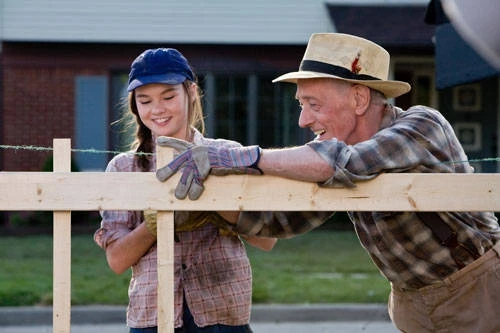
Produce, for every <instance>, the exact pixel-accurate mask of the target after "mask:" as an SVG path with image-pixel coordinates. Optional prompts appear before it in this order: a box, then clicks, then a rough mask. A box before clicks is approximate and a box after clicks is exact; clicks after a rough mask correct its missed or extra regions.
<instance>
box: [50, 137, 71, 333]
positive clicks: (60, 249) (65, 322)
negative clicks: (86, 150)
mask: <svg viewBox="0 0 500 333" xmlns="http://www.w3.org/2000/svg"><path fill="white" fill-rule="evenodd" d="M53 163H54V166H53V169H54V173H57V172H69V171H71V141H70V140H69V139H54V162H53ZM53 214H54V222H53V223H54V231H53V233H54V235H53V237H54V239H53V246H52V247H53V281H52V283H53V287H52V294H53V311H52V325H53V330H52V331H53V332H56V333H69V332H70V330H71V212H70V211H58V212H54V213H53Z"/></svg>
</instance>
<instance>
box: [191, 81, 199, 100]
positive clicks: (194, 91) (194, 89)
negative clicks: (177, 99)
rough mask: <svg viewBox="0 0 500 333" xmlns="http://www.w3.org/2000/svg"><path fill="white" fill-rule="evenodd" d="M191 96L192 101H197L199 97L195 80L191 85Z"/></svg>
mask: <svg viewBox="0 0 500 333" xmlns="http://www.w3.org/2000/svg"><path fill="white" fill-rule="evenodd" d="M189 96H190V99H191V100H190V102H191V103H194V102H195V101H196V98H197V97H198V86H197V85H196V83H194V82H191V84H190V85H189Z"/></svg>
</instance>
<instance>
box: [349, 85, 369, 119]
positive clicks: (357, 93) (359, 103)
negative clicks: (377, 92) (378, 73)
mask: <svg viewBox="0 0 500 333" xmlns="http://www.w3.org/2000/svg"><path fill="white" fill-rule="evenodd" d="M352 88H353V89H354V103H355V112H356V115H358V116H362V115H363V114H364V113H365V112H366V111H367V110H368V108H369V106H370V96H371V95H370V88H368V87H367V86H364V85H361V84H356V85H354V86H353V87H352Z"/></svg>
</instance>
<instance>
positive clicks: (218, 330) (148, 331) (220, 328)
mask: <svg viewBox="0 0 500 333" xmlns="http://www.w3.org/2000/svg"><path fill="white" fill-rule="evenodd" d="M182 319H183V321H184V326H183V327H179V328H176V329H175V333H252V330H251V329H250V325H248V324H247V325H241V326H228V325H221V324H216V325H210V326H205V327H198V326H196V324H195V323H194V318H193V315H192V314H191V311H189V308H188V306H187V302H186V300H184V315H183V317H182ZM157 331H158V329H157V328H156V327H148V328H131V329H130V333H157Z"/></svg>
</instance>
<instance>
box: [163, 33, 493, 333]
mask: <svg viewBox="0 0 500 333" xmlns="http://www.w3.org/2000/svg"><path fill="white" fill-rule="evenodd" d="M389 61H390V57H389V54H388V53H387V51H386V50H385V49H383V48H382V47H380V46H379V45H377V44H375V43H372V42H371V41H368V40H366V39H363V38H359V37H356V36H351V35H345V34H337V33H320V34H313V35H312V36H311V38H310V40H309V43H308V46H307V49H306V52H305V55H304V58H303V60H302V62H301V65H300V68H299V70H298V71H297V72H292V73H288V74H285V75H282V76H280V77H278V78H277V79H275V80H274V81H273V82H292V83H295V84H296V85H297V93H296V98H297V100H298V102H299V104H300V107H301V113H300V118H299V126H301V127H308V128H310V129H311V130H312V131H313V132H314V133H315V134H316V139H315V140H313V141H311V142H309V143H307V144H306V145H304V146H299V147H292V148H284V149H272V150H270V149H261V148H259V147H258V146H251V147H243V148H234V149H213V148H210V147H203V146H190V145H186V144H184V143H181V142H178V141H173V140H172V139H169V138H160V139H159V144H161V145H167V146H171V147H174V148H176V149H178V150H180V151H182V153H181V154H180V155H179V156H178V157H177V158H176V159H174V161H172V162H171V163H170V164H169V165H167V166H165V167H164V168H162V169H160V170H159V171H158V173H157V176H158V178H159V179H160V180H161V181H164V180H165V179H167V178H168V177H170V176H171V175H172V174H173V173H174V172H176V171H177V170H179V169H181V168H183V176H182V177H181V181H180V183H179V185H178V187H177V190H176V195H177V197H178V198H183V197H185V196H186V195H188V194H189V197H190V198H191V199H196V198H197V197H198V196H199V195H200V194H201V192H202V190H203V185H202V184H203V180H204V179H205V178H206V177H207V175H208V174H209V173H212V174H220V173H254V174H255V173H261V174H262V173H263V174H268V175H276V176H282V177H286V178H292V179H297V180H303V181H309V182H318V183H320V184H321V185H322V186H331V187H335V186H348V187H352V186H355V183H356V182H357V181H360V180H368V179H372V178H374V177H376V176H377V175H379V174H381V173H385V172H411V173H414V172H426V173H429V172H439V173H470V172H473V169H472V167H471V166H470V165H469V163H467V162H464V161H467V156H466V154H465V152H464V150H463V148H462V146H461V145H460V143H459V141H458V139H457V137H456V136H455V134H454V132H453V129H452V127H451V125H450V124H449V123H448V121H447V120H446V119H445V118H444V117H443V116H442V115H441V114H440V113H439V112H438V111H436V110H434V109H431V108H429V107H425V106H414V107H411V108H409V109H408V110H406V111H403V110H402V109H400V108H398V107H395V106H392V105H390V104H389V103H388V102H387V98H391V97H397V96H400V95H402V94H404V93H406V92H408V91H409V90H410V86H409V84H407V83H405V82H400V81H393V80H388V73H389ZM349 215H350V218H351V220H352V222H353V224H354V227H355V229H356V232H357V234H358V237H359V240H360V242H361V244H362V246H363V247H364V248H365V249H366V251H367V252H368V253H369V255H370V256H371V258H372V260H373V262H374V263H375V265H377V267H378V268H379V269H380V271H381V273H382V274H383V275H384V276H385V277H386V278H387V279H388V280H389V281H390V283H391V295H390V299H389V312H390V316H391V319H392V321H393V322H394V324H395V325H396V326H397V327H398V328H399V329H400V330H401V331H404V332H500V316H499V315H498V312H499V309H500V242H498V240H499V239H500V227H499V224H498V221H497V219H496V217H495V216H494V214H493V213H491V212H470V213H462V212H440V213H436V212H430V213H418V212H349ZM292 220H293V222H292V223H290V224H287V223H288V222H290V221H292ZM312 221H313V222H312V223H311V222H310V221H307V220H304V219H289V220H286V216H279V215H277V216H274V217H271V218H269V219H267V220H266V219H265V218H261V219H260V220H259V219H257V218H255V213H253V215H252V213H246V214H242V215H241V217H240V220H239V221H238V224H237V226H236V227H235V228H236V229H237V230H238V231H239V232H241V233H247V234H258V235H268V236H271V235H272V236H278V237H290V236H293V235H295V234H298V233H300V232H305V231H307V230H310V229H311V228H314V227H315V226H317V225H319V224H320V222H318V220H315V219H312ZM284 224H287V226H286V228H285V227H283V225H284Z"/></svg>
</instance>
